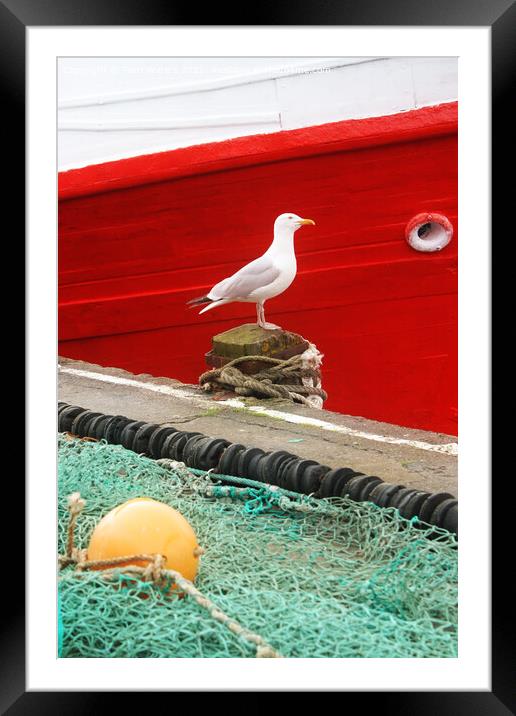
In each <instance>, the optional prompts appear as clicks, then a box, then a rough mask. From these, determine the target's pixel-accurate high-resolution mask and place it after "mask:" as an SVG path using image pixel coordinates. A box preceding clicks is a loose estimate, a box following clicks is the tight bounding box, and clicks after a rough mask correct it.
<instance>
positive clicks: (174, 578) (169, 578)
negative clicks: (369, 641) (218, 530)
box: [59, 492, 282, 658]
mask: <svg viewBox="0 0 516 716" xmlns="http://www.w3.org/2000/svg"><path fill="white" fill-rule="evenodd" d="M85 504H86V501H85V500H83V499H82V498H81V496H80V494H79V493H78V492H74V493H73V494H72V495H69V497H68V511H69V513H70V522H69V525H68V540H67V547H66V554H65V555H59V567H60V568H61V569H63V568H64V567H67V566H69V565H70V564H75V572H76V575H77V576H80V575H81V572H83V570H88V569H100V570H102V572H103V574H104V575H105V576H106V578H109V577H114V576H116V575H117V573H118V572H119V569H120V568H122V571H123V572H124V574H127V575H134V576H135V577H136V578H138V579H140V580H141V581H143V582H153V583H154V584H155V585H156V586H157V587H158V588H163V587H165V586H166V585H167V584H175V585H176V586H177V587H178V588H179V591H180V593H184V594H188V595H189V596H190V597H191V598H192V599H193V600H194V601H195V602H196V603H197V604H198V605H199V606H200V607H202V608H203V609H205V610H206V611H207V612H208V613H209V614H210V616H211V617H212V619H216V620H217V621H219V622H221V623H222V624H224V625H225V626H226V627H227V628H228V629H229V630H230V631H231V632H233V634H236V635H237V636H240V637H241V638H242V639H245V640H246V641H247V642H249V643H250V644H253V645H254V646H255V647H256V657H257V658H282V656H281V654H280V653H279V652H278V651H276V649H274V648H273V647H272V646H271V645H270V644H268V643H267V642H266V641H265V639H264V638H263V637H262V636H260V635H259V634H255V633H254V632H252V631H250V630H249V629H247V628H246V627H244V626H242V625H241V624H239V623H238V622H237V621H235V620H234V619H232V618H231V617H229V616H228V615H227V614H225V613H224V612H223V611H222V610H221V609H219V608H218V607H217V605H216V604H214V603H213V602H212V601H211V600H210V599H208V597H206V596H205V595H204V594H202V592H200V591H199V590H198V589H197V588H196V587H195V586H194V585H193V584H192V582H190V580H188V579H185V577H183V575H182V574H181V573H180V572H176V571H175V570H173V569H165V567H164V564H165V561H166V560H165V557H164V556H163V555H161V554H133V555H127V556H123V557H115V558H113V559H101V560H88V558H87V550H79V549H77V548H76V547H75V545H74V531H75V525H76V522H77V517H78V516H79V514H80V513H81V512H82V510H83V509H84V506H85ZM203 552H204V550H203V549H202V548H196V550H195V551H194V554H196V556H199V555H200V554H202V553H203ZM127 562H148V564H147V566H145V567H139V566H138V565H135V564H127ZM117 567H118V569H117Z"/></svg>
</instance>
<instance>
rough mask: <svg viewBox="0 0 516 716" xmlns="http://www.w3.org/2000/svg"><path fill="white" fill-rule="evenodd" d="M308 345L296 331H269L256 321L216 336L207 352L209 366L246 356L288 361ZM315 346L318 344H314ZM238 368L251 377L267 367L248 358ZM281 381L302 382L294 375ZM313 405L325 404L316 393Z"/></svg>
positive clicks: (213, 366) (288, 382) (302, 351)
mask: <svg viewBox="0 0 516 716" xmlns="http://www.w3.org/2000/svg"><path fill="white" fill-rule="evenodd" d="M309 348H310V343H309V341H307V340H306V339H305V338H303V337H302V336H300V335H299V334H297V333H292V332H291V331H284V330H280V329H278V330H274V331H268V330H265V329H264V328H261V327H260V326H258V325H257V324H256V323H245V324H244V325H242V326H237V327H236V328H232V329H231V330H229V331H225V332H224V333H219V334H218V335H216V336H213V338H212V349H211V350H210V351H209V352H208V353H206V356H205V357H206V363H207V365H208V367H209V368H221V367H222V366H224V365H226V364H227V363H229V362H230V361H232V360H235V358H241V357H243V356H266V357H268V358H278V359H280V360H287V359H288V358H292V357H293V356H296V355H301V354H303V353H305V351H307V350H308V349H309ZM312 348H315V347H314V346H312ZM237 367H238V370H240V371H241V372H242V373H245V374H246V375H249V376H252V375H254V374H255V373H258V372H260V371H262V370H264V368H266V367H267V366H265V365H264V363H263V361H259V360H253V359H252V358H249V360H246V361H242V362H241V363H238V365H237ZM316 370H317V373H318V383H319V386H320V371H319V368H318V367H317V368H316ZM278 382H279V383H282V382H284V383H287V384H292V383H293V382H294V383H298V384H299V385H301V381H300V380H295V379H294V378H292V377H288V378H286V379H285V380H280V381H278ZM229 394H230V393H229V391H224V397H226V396H227V395H229ZM219 395H220V393H219ZM311 402H312V401H311ZM313 405H314V407H322V399H321V398H317V397H316V396H313Z"/></svg>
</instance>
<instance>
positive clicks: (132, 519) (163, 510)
mask: <svg viewBox="0 0 516 716" xmlns="http://www.w3.org/2000/svg"><path fill="white" fill-rule="evenodd" d="M198 549H199V545H198V543H197V537H196V536H195V532H194V531H193V529H192V527H191V526H190V523H189V522H188V521H187V520H186V519H185V518H184V517H183V515H182V514H181V513H180V512H178V511H177V510H174V509H173V508H172V507H169V506H168V505H165V504H163V503H162V502H157V501H156V500H152V499H151V498H150V497H137V498H135V499H133V500H129V501H128V502H124V503H123V504H122V505H119V506H118V507H115V508H114V509H113V510H111V512H109V513H108V514H107V515H106V516H105V517H103V518H102V519H101V521H100V522H99V523H98V525H97V526H96V527H95V529H94V531H93V534H92V536H91V540H90V544H89V546H88V560H92V561H96V560H101V559H113V558H115V557H125V556H126V555H127V556H129V555H136V554H149V555H150V554H161V555H163V556H164V557H165V558H166V562H165V564H164V565H163V566H164V568H165V569H173V570H175V571H176V572H180V573H181V574H182V575H183V577H186V579H189V580H190V581H191V582H193V580H194V579H195V575H196V574H197V569H198V566H199V553H198ZM129 564H134V565H137V566H140V567H141V566H146V564H148V562H142V561H138V560H128V561H127V562H124V563H123V565H121V566H124V565H129Z"/></svg>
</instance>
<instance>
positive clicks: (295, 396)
mask: <svg viewBox="0 0 516 716" xmlns="http://www.w3.org/2000/svg"><path fill="white" fill-rule="evenodd" d="M244 361H260V362H261V363H263V364H264V368H263V370H261V371H259V372H258V373H254V374H253V375H246V374H245V373H242V371H241V370H239V369H238V368H237V367H236V366H237V365H238V364H239V363H243V362H244ZM265 366H266V367H265ZM303 378H312V382H317V381H318V380H319V379H320V375H319V373H318V371H317V370H315V369H314V368H310V367H308V366H307V365H306V362H305V361H304V359H303V356H302V354H301V355H296V356H292V358H288V360H281V359H279V358H269V357H268V356H241V357H239V358H235V359H234V360H232V361H230V362H229V363H226V365H224V366H222V368H213V369H212V370H209V371H206V373H203V374H202V375H200V376H199V385H200V386H201V387H202V388H204V390H207V391H213V390H220V389H225V390H232V391H233V392H235V393H236V394H237V395H246V396H251V395H254V396H255V397H258V398H286V399H288V400H292V401H293V402H295V403H304V404H306V405H310V402H309V401H308V400H307V399H306V397H305V396H310V395H317V396H319V397H320V398H322V399H323V400H326V399H327V398H328V394H327V393H326V391H325V390H323V389H322V388H317V387H315V385H304V384H303ZM288 379H290V380H292V379H294V380H295V379H297V380H299V383H294V382H292V383H284V382H280V381H285V380H288Z"/></svg>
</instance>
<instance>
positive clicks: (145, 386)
mask: <svg viewBox="0 0 516 716" xmlns="http://www.w3.org/2000/svg"><path fill="white" fill-rule="evenodd" d="M58 367H59V371H60V372H61V373H68V374H69V375H76V376H78V377H80V378H87V379H89V380H98V381H101V382H103V383H112V384H114V385H123V386H127V387H129V388H138V389H140V390H150V391H152V392H154V393H160V394H161V395H171V396H174V397H175V398H182V399H183V400H188V401H190V402H192V401H194V402H196V403H197V404H199V405H203V406H205V405H207V404H208V405H211V406H213V401H212V400H208V399H204V398H201V397H199V396H198V395H195V394H193V393H190V392H188V391H186V390H184V389H180V388H172V387H171V386H169V385H159V384H157V383H147V382H145V381H142V380H134V379H133V378H122V377H120V376H116V375H108V374H106V373H95V372H93V371H88V370H79V369H78V368H66V367H62V366H58ZM217 405H221V406H227V407H232V408H239V409H242V410H248V411H249V412H252V413H256V414H257V415H265V416H267V417H269V418H277V419H279V420H284V421H285V422H288V423H294V424H298V425H311V426H313V427H317V428H321V429H322V430H329V431H330V432H335V433H342V434H344V435H350V436H353V437H356V438H363V439H365V440H374V441H376V442H383V443H390V444H392V445H406V446H408V447H413V448H417V449H419V450H430V451H433V452H440V453H445V454H446V455H457V454H458V444H457V443H443V444H434V443H427V442H423V441H422V440H408V439H406V438H395V437H391V436H388V435H376V434H375V433H367V432H364V431H362V430H354V429H353V428H348V427H346V426H345V425H336V424H335V423H330V422H328V421H326V420H319V419H318V418H309V417H308V416H305V415H297V414H295V413H284V412H283V411H281V410H273V409H272V408H265V407H261V406H260V405H245V403H243V402H242V401H241V400H238V398H235V399H230V400H220V401H218V402H217Z"/></svg>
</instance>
